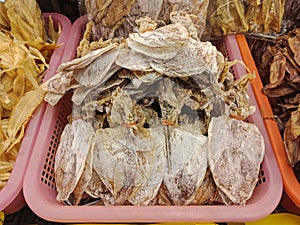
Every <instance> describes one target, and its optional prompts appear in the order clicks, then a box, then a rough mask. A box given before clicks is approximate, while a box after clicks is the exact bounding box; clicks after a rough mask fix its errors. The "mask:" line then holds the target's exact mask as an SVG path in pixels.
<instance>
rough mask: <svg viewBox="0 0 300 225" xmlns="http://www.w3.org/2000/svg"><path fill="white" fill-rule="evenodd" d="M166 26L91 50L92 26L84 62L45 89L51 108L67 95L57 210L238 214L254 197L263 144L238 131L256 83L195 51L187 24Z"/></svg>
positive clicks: (209, 52) (247, 129)
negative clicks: (175, 209) (226, 209)
mask: <svg viewBox="0 0 300 225" xmlns="http://www.w3.org/2000/svg"><path fill="white" fill-rule="evenodd" d="M170 19H171V23H170V24H167V25H160V24H159V23H157V22H155V21H154V20H151V19H150V18H149V17H142V18H140V19H139V20H138V21H137V24H139V30H138V32H132V33H129V34H128V37H127V38H124V39H122V38H119V39H117V40H116V39H107V40H100V41H96V42H92V43H90V44H88V43H89V38H90V36H91V35H92V33H93V31H92V30H93V26H91V23H88V24H87V30H86V32H85V34H84V39H86V40H82V41H81V44H80V46H79V48H78V50H79V55H81V57H79V58H76V59H74V60H72V61H70V62H66V63H63V64H61V66H60V67H59V69H58V72H57V74H56V75H55V76H54V77H52V78H51V79H49V80H48V81H46V82H45V83H44V84H43V88H44V89H45V90H46V91H47V95H46V96H45V100H46V101H47V102H49V103H50V104H51V105H55V104H56V103H57V102H58V101H59V100H60V99H61V98H62V97H63V96H64V95H65V94H66V93H67V92H68V91H70V90H73V95H72V103H73V108H72V115H71V116H70V121H69V123H68V124H67V125H66V126H65V128H64V130H63V133H62V135H61V138H60V143H59V146H58V149H57V152H56V156H55V166H54V167H55V168H54V170H55V183H56V189H57V192H58V194H57V200H58V201H61V202H65V203H67V204H71V205H78V204H84V203H88V204H100V205H199V204H214V203H218V204H220V203H222V204H242V205H243V204H246V201H247V200H248V199H249V198H250V197H251V195H252V193H253V190H254V188H255V185H256V182H257V180H258V173H259V169H260V164H261V162H262V159H263V156H264V141H263V137H262V135H261V134H260V132H259V130H258V128H257V127H256V126H255V125H254V124H250V123H248V122H245V121H244V120H245V119H246V118H247V117H248V116H249V115H251V114H252V113H253V112H254V111H255V108H254V107H253V106H251V105H250V103H249V97H248V95H247V93H246V91H247V83H248V81H249V79H251V78H253V75H252V74H245V75H244V76H243V77H242V78H240V79H239V80H235V79H234V76H233V74H232V73H231V72H230V71H229V69H230V67H231V66H232V65H233V64H234V63H236V62H228V61H226V59H225V58H224V56H223V55H222V53H221V52H219V51H218V50H217V49H216V47H215V46H213V45H212V44H211V43H210V42H201V41H199V39H198V35H197V32H196V31H197V29H194V28H195V27H194V26H193V21H192V18H190V17H189V15H187V14H185V15H181V14H172V16H171V17H170ZM95 45H97V46H98V48H96V49H94V46H95ZM83 46H85V48H82V47H83ZM82 49H89V51H85V52H86V54H82V51H81V50H82ZM237 118H239V119H237ZM220 140H222V141H221V142H220ZM249 143H251V144H249ZM93 201H95V202H93Z"/></svg>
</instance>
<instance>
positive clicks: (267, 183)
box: [24, 16, 282, 223]
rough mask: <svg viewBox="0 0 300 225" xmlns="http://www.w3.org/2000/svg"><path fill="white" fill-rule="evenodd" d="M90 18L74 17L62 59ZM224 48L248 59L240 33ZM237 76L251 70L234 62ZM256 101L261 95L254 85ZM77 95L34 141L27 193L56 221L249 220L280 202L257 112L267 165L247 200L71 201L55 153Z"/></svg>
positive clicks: (50, 113)
mask: <svg viewBox="0 0 300 225" xmlns="http://www.w3.org/2000/svg"><path fill="white" fill-rule="evenodd" d="M86 23H87V17H85V16H84V17H81V18H79V19H78V20H77V21H75V22H74V24H73V26H72V30H71V35H70V38H69V40H68V45H67V47H66V49H67V51H65V55H64V57H63V60H62V61H68V60H71V59H73V58H74V56H75V52H76V48H77V46H78V43H79V41H80V38H81V37H82V33H83V31H84V29H85V25H86ZM216 44H217V46H218V48H219V50H220V51H222V52H223V54H225V55H226V56H228V57H229V59H230V60H233V59H238V60H242V57H241V55H240V52H239V48H238V45H237V42H236V39H235V37H234V36H228V37H226V38H224V39H223V40H221V41H219V42H218V43H216ZM233 72H234V74H235V76H236V77H239V76H241V75H243V74H245V73H246V71H245V69H244V68H243V67H242V66H240V65H236V66H234V67H233ZM249 96H250V98H251V100H252V104H253V105H257V104H256V100H255V97H254V95H253V93H252V90H251V87H249ZM70 97H71V95H67V96H65V97H64V98H63V99H62V100H61V101H60V102H59V104H58V105H57V106H55V107H52V106H50V105H48V106H47V108H46V110H45V114H44V119H43V121H42V124H41V128H40V130H41V131H43V132H39V134H38V137H37V140H38V141H37V142H36V144H35V146H34V150H33V154H32V157H31V162H30V165H29V167H28V169H27V172H26V176H25V179H24V195H25V199H26V201H27V204H28V205H29V207H30V208H31V209H32V210H33V211H34V212H35V213H36V214H37V215H38V216H40V217H42V218H44V219H46V220H49V221H56V222H68V223H91V222H92V223H93V222H109V223H113V222H212V221H213V222H246V221H253V220H258V219H261V218H263V217H265V216H267V215H268V214H270V213H271V212H272V211H273V210H274V209H275V208H276V206H277V205H278V203H279V201H280V198H281V194H282V180H281V176H280V173H279V169H278V167H277V164H276V160H275V158H274V155H273V151H272V149H271V144H270V141H269V138H268V135H267V132H266V130H265V127H264V123H263V121H262V118H261V116H260V113H259V111H257V112H256V113H255V114H254V115H253V116H251V118H250V119H249V121H250V122H252V123H255V124H257V126H258V127H259V129H260V131H261V132H262V134H263V136H264V139H265V144H266V154H265V158H264V160H263V163H262V165H261V170H260V177H259V181H258V183H257V187H256V188H255V190H254V193H253V196H252V197H251V199H249V201H248V202H247V204H246V205H244V206H238V205H232V206H225V205H199V206H67V205H64V204H62V203H60V202H58V201H57V200H56V195H57V192H56V190H55V180H54V158H55V153H56V149H57V146H58V144H59V139H60V135H61V133H62V131H63V129H64V126H65V125H66V123H67V116H68V115H69V114H70V113H71V110H72V104H71V101H70Z"/></svg>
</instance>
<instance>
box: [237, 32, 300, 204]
mask: <svg viewBox="0 0 300 225" xmlns="http://www.w3.org/2000/svg"><path fill="white" fill-rule="evenodd" d="M236 38H237V41H238V45H239V46H240V49H241V53H242V55H243V59H244V61H245V64H246V65H247V66H248V67H249V68H250V69H251V70H252V71H254V72H255V73H256V74H257V76H256V78H255V80H254V81H253V82H252V88H253V91H254V92H255V96H256V97H257V102H258V104H259V109H260V111H261V114H262V117H263V118H264V124H265V127H266V129H267V131H268V133H269V136H270V140H271V142H272V146H273V150H274V154H275V156H276V159H277V162H278V166H279V169H280V172H281V175H282V180H283V188H284V191H285V192H286V193H287V195H288V196H289V198H290V199H291V200H292V201H293V202H294V203H295V205H296V206H298V207H299V208H300V183H299V182H298V180H297V178H296V175H295V173H294V171H293V168H292V167H291V166H290V165H289V163H288V159H287V155H286V151H285V148H284V144H283V140H282V136H281V134H280V131H279V129H278V126H277V123H276V121H275V120H273V119H272V118H274V114H273V110H272V108H271V105H270V103H269V100H268V97H267V96H266V95H265V94H264V93H263V92H262V88H263V84H262V81H261V79H260V76H259V73H258V70H257V68H256V65H255V62H254V60H253V58H252V55H251V51H250V49H249V47H248V43H247V40H246V38H245V36H244V35H237V37H236Z"/></svg>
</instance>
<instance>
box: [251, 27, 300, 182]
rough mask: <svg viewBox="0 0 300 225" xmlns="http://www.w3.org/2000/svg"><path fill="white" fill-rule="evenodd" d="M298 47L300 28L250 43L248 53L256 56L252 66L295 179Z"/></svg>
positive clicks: (299, 154) (299, 118)
mask: <svg viewBox="0 0 300 225" xmlns="http://www.w3.org/2000/svg"><path fill="white" fill-rule="evenodd" d="M299 44H300V28H295V29H293V30H291V31H290V32H289V33H288V34H286V35H283V36H280V37H278V38H277V39H276V41H275V43H270V42H265V43H262V41H257V42H254V43H253V44H252V52H253V54H256V55H255V56H256V57H255V58H256V59H257V62H256V63H257V65H258V69H259V72H260V75H261V79H262V82H263V84H264V88H263V91H264V93H265V94H266V95H267V96H268V98H269V100H270V104H271V107H272V109H273V113H274V114H275V116H276V119H277V121H278V127H279V130H280V131H281V133H282V137H283V141H284V146H285V150H286V153H287V157H288V162H289V164H290V165H291V166H292V167H295V170H298V172H297V173H296V175H297V177H298V178H299V177H300V173H299V168H300V164H299V163H300V48H299ZM258 45H259V47H258ZM262 46H263V47H262ZM296 164H298V166H297V167H298V169H297V168H296ZM299 180H300V179H299Z"/></svg>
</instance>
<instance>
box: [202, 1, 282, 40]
mask: <svg viewBox="0 0 300 225" xmlns="http://www.w3.org/2000/svg"><path fill="white" fill-rule="evenodd" d="M284 7H285V0H279V1H275V0H217V1H210V5H209V7H208V26H207V28H208V29H207V31H206V32H207V35H209V36H212V37H216V36H221V35H227V34H232V33H246V32H247V33H255V34H274V33H280V31H281V30H282V19H283V14H284ZM209 32H211V33H209Z"/></svg>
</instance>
